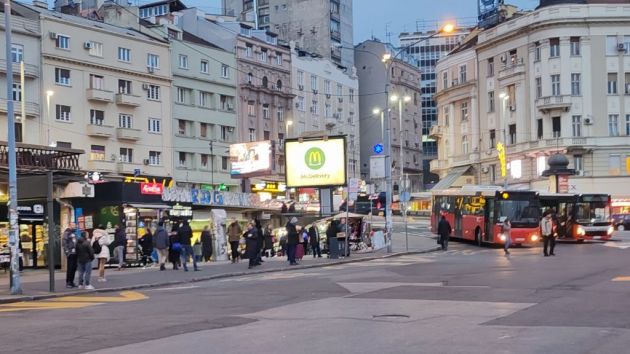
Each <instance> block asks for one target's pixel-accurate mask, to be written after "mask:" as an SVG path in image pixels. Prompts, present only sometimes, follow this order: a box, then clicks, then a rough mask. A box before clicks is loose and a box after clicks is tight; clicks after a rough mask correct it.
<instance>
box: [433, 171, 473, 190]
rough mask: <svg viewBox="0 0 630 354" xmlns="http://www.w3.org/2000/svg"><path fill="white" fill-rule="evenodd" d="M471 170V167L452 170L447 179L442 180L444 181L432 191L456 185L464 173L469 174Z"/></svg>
mask: <svg viewBox="0 0 630 354" xmlns="http://www.w3.org/2000/svg"><path fill="white" fill-rule="evenodd" d="M469 169H470V166H462V167H455V168H453V169H451V171H450V172H449V173H448V174H447V175H446V177H444V178H442V180H441V181H440V182H438V183H437V184H436V185H435V186H433V188H431V190H434V191H437V190H442V189H448V188H450V187H451V186H452V185H453V183H455V181H457V179H458V178H459V177H461V176H463V175H464V173H466V172H468V170H469Z"/></svg>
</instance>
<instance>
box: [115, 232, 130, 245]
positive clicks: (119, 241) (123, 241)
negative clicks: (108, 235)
mask: <svg viewBox="0 0 630 354" xmlns="http://www.w3.org/2000/svg"><path fill="white" fill-rule="evenodd" d="M119 246H127V234H126V233H125V230H124V229H116V233H114V247H119Z"/></svg>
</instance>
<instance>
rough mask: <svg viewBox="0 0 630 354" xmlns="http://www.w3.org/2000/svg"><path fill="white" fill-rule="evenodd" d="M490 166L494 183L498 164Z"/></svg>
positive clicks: (491, 178) (491, 180)
mask: <svg viewBox="0 0 630 354" xmlns="http://www.w3.org/2000/svg"><path fill="white" fill-rule="evenodd" d="M489 167H490V168H489V172H490V182H492V183H494V181H496V179H497V165H490V166H489Z"/></svg>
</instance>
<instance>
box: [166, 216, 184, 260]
mask: <svg viewBox="0 0 630 354" xmlns="http://www.w3.org/2000/svg"><path fill="white" fill-rule="evenodd" d="M177 230H179V224H178V223H177V222H174V223H173V227H172V228H171V232H170V234H169V248H168V260H169V261H170V262H171V263H172V264H173V270H178V269H179V264H180V262H181V256H180V255H181V252H182V244H181V243H179V235H178V233H177Z"/></svg>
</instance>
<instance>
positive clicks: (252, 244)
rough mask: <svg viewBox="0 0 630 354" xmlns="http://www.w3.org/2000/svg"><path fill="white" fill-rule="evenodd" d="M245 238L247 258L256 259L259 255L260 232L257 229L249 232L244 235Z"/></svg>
mask: <svg viewBox="0 0 630 354" xmlns="http://www.w3.org/2000/svg"><path fill="white" fill-rule="evenodd" d="M243 237H245V248H246V252H247V257H248V258H253V257H255V256H256V255H257V254H258V230H256V228H252V229H250V230H247V231H245V233H244V234H243Z"/></svg>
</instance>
